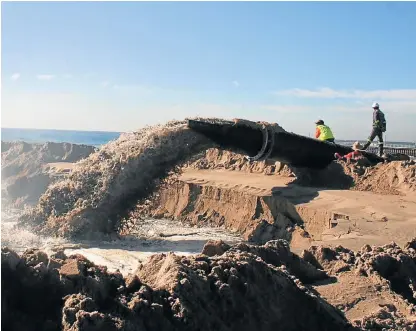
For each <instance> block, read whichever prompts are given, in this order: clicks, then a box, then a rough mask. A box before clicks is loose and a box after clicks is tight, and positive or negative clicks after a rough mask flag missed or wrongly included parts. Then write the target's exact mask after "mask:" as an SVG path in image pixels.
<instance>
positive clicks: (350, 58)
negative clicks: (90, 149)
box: [1, 2, 416, 141]
mask: <svg viewBox="0 0 416 331" xmlns="http://www.w3.org/2000/svg"><path fill="white" fill-rule="evenodd" d="M1 11H2V12H1V20H2V21H1V83H2V87H1V92H2V95H1V126H2V127H17V128H41V129H75V130H103V131H131V130H135V129H138V128H140V127H143V126H145V125H153V124H156V123H163V122H165V121H168V120H171V119H184V118H186V117H193V116H204V117H209V116H211V117H222V118H227V119H232V118H246V119H250V120H256V121H269V122H276V123H279V124H280V125H282V126H283V127H284V128H285V129H286V130H288V131H292V132H296V133H299V134H304V135H309V134H310V135H313V133H314V130H315V125H314V122H315V121H316V120H317V119H323V120H325V122H326V123H327V124H328V125H329V126H330V127H331V128H332V130H333V132H334V134H335V136H336V138H339V139H364V138H366V137H367V136H368V135H369V133H370V131H371V124H372V123H371V121H372V108H371V105H372V103H373V102H374V101H376V102H378V103H379V104H380V108H381V110H383V112H384V113H385V116H386V119H387V132H386V138H387V140H391V141H392V140H394V141H416V130H415V127H416V125H415V123H416V79H415V77H416V56H415V54H416V42H415V40H416V3H415V2H55V3H52V2H42V3H41V2H39V3H37V2H2V4H1Z"/></svg>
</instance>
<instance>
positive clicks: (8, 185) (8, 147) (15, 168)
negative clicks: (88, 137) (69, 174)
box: [1, 141, 95, 207]
mask: <svg viewBox="0 0 416 331" xmlns="http://www.w3.org/2000/svg"><path fill="white" fill-rule="evenodd" d="M94 151H95V148H94V147H92V146H86V145H75V144H70V143H52V142H48V143H45V144H28V143H25V142H4V141H2V142H1V180H2V185H1V186H2V203H3V204H4V205H5V204H8V205H9V204H11V205H13V206H15V207H22V206H23V205H26V204H35V203H37V202H38V200H39V197H40V196H41V195H42V194H43V193H44V192H45V191H46V188H47V187H48V185H49V184H51V183H52V182H54V181H56V179H57V177H53V176H51V174H50V173H49V172H48V169H47V167H45V166H46V165H47V164H48V163H52V162H68V163H69V162H77V161H79V160H81V159H83V158H85V157H87V156H88V155H90V154H91V153H93V152H94Z"/></svg>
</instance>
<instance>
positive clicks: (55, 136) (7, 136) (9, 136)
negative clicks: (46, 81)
mask: <svg viewBox="0 0 416 331" xmlns="http://www.w3.org/2000/svg"><path fill="white" fill-rule="evenodd" d="M120 134H121V132H105V131H69V130H41V129H10V128H2V129H1V140H2V141H25V142H28V143H45V142H57V143H61V142H66V143H72V144H82V145H90V146H95V147H99V146H101V145H104V144H106V143H108V142H109V141H111V140H114V139H117V138H118V137H119V136H120Z"/></svg>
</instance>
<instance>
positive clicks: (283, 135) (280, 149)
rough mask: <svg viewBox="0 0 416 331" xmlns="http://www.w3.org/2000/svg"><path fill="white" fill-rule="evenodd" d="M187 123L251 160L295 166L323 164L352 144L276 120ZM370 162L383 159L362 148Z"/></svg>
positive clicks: (193, 128) (319, 165)
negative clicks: (284, 126) (327, 139)
mask: <svg viewBox="0 0 416 331" xmlns="http://www.w3.org/2000/svg"><path fill="white" fill-rule="evenodd" d="M188 127H189V128H190V129H192V130H194V131H196V132H199V133H201V134H203V135H205V136H206V137H208V138H210V139H211V140H212V141H214V142H215V143H216V144H218V145H219V147H220V148H221V149H228V150H231V151H234V152H237V153H241V154H245V155H247V156H248V157H247V159H248V160H250V161H261V160H265V159H270V160H275V161H280V162H283V163H288V164H291V165H292V166H295V167H306V168H311V169H323V168H326V167H327V166H328V165H329V164H330V163H331V162H332V161H333V160H334V154H335V153H339V154H341V155H345V154H348V153H349V152H351V151H352V148H351V147H348V146H342V145H338V144H335V143H328V142H323V141H319V140H316V139H312V138H308V137H304V136H300V135H297V134H295V133H292V132H287V131H285V130H283V129H282V128H281V127H280V126H278V125H277V124H268V123H258V122H257V123H256V122H251V121H247V120H241V119H236V120H234V121H227V122H222V123H217V122H213V121H207V120H202V121H201V120H188ZM363 154H364V155H365V156H366V157H367V159H369V161H370V162H371V163H374V164H376V163H378V162H383V161H384V160H383V159H382V158H380V157H379V156H377V155H375V154H372V153H368V152H363Z"/></svg>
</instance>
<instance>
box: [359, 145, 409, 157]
mask: <svg viewBox="0 0 416 331" xmlns="http://www.w3.org/2000/svg"><path fill="white" fill-rule="evenodd" d="M367 151H369V152H370V153H376V154H377V153H378V147H368V148H367ZM384 153H387V154H405V155H409V156H414V157H416V148H403V147H384Z"/></svg>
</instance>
